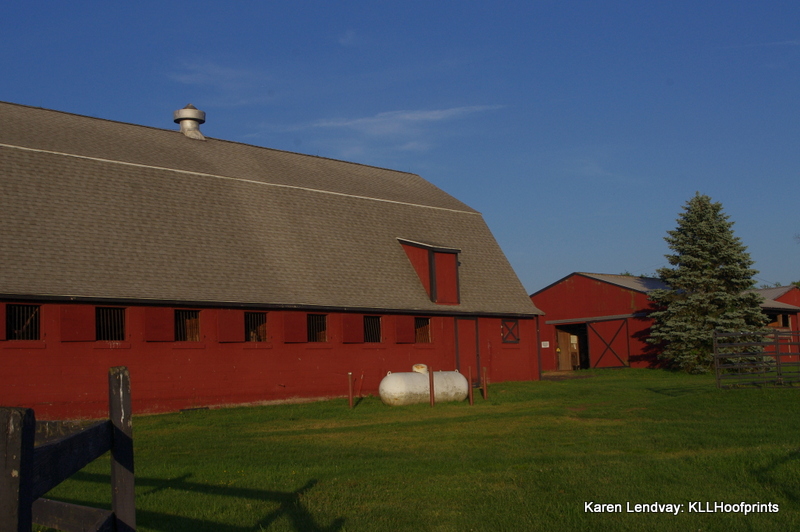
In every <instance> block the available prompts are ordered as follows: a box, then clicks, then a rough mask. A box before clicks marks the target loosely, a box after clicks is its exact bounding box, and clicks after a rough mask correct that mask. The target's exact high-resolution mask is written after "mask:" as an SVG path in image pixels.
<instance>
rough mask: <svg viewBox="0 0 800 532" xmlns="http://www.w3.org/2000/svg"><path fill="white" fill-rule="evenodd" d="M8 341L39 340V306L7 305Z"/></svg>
mask: <svg viewBox="0 0 800 532" xmlns="http://www.w3.org/2000/svg"><path fill="white" fill-rule="evenodd" d="M6 339H8V340H38V339H39V305H6Z"/></svg>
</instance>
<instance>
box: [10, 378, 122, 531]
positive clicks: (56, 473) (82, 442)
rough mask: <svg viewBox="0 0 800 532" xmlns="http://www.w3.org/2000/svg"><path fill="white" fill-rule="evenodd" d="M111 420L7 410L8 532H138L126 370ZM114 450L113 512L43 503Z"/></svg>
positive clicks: (111, 392)
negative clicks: (44, 531) (41, 417)
mask: <svg viewBox="0 0 800 532" xmlns="http://www.w3.org/2000/svg"><path fill="white" fill-rule="evenodd" d="M108 409H109V419H108V420H104V421H98V422H95V423H92V424H90V425H88V426H87V425H84V424H80V423H76V422H65V421H43V422H38V423H37V422H36V418H35V415H34V411H33V410H32V409H29V408H0V459H1V460H3V461H2V463H0V531H3V532H23V531H24V532H30V531H31V526H32V524H33V523H36V524H38V525H43V526H46V527H50V528H55V529H58V530H63V531H66V532H73V531H74V532H79V531H98V532H99V531H103V532H131V531H135V530H136V507H135V505H134V480H133V432H132V430H131V381H130V375H129V373H128V368H126V367H116V368H111V369H110V370H109V372H108ZM107 451H111V511H108V510H102V509H99V508H90V507H87V506H79V505H76V504H68V503H65V502H59V501H51V500H49V499H43V498H41V497H42V495H44V494H46V493H47V492H48V491H50V490H51V489H52V488H54V487H55V486H57V485H58V484H60V483H61V482H63V481H64V480H66V479H67V478H69V477H70V476H72V475H74V474H75V473H77V472H78V471H80V470H81V469H82V468H83V467H84V466H85V465H87V464H88V463H89V462H92V461H93V460H95V459H97V458H99V457H100V456H101V455H103V454H104V453H105V452H107Z"/></svg>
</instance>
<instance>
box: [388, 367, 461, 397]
mask: <svg viewBox="0 0 800 532" xmlns="http://www.w3.org/2000/svg"><path fill="white" fill-rule="evenodd" d="M412 369H413V371H411V372H408V373H392V372H391V371H390V372H389V373H387V374H386V376H385V377H384V378H383V380H382V381H381V384H380V386H379V387H378V393H379V394H380V396H381V401H383V402H384V404H387V405H392V406H402V405H413V404H415V403H427V402H428V401H430V398H431V392H430V383H429V380H428V379H429V376H428V366H426V365H425V364H414V367H413V368H412ZM468 393H469V384H468V383H467V379H466V378H465V377H464V376H463V375H462V374H461V373H459V372H457V371H434V372H433V397H434V400H435V401H436V402H437V403H439V402H443V401H463V400H464V399H466V398H467V394H468Z"/></svg>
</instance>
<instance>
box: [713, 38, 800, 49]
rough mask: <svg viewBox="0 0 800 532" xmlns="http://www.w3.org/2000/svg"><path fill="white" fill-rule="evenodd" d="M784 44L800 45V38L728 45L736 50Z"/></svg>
mask: <svg viewBox="0 0 800 532" xmlns="http://www.w3.org/2000/svg"><path fill="white" fill-rule="evenodd" d="M784 46H800V39H788V40H785V41H772V42H759V43H752V44H739V45H733V46H726V48H727V49H729V50H736V49H742V48H776V47H784Z"/></svg>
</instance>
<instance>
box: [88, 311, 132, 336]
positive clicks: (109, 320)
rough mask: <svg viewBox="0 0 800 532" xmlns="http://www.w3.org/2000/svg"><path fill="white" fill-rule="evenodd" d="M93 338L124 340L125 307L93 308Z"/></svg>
mask: <svg viewBox="0 0 800 532" xmlns="http://www.w3.org/2000/svg"><path fill="white" fill-rule="evenodd" d="M94 316H95V320H94V323H95V330H96V333H95V338H96V339H97V340H102V341H108V342H120V341H122V340H125V309H124V308H116V307H97V308H95V309H94Z"/></svg>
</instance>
